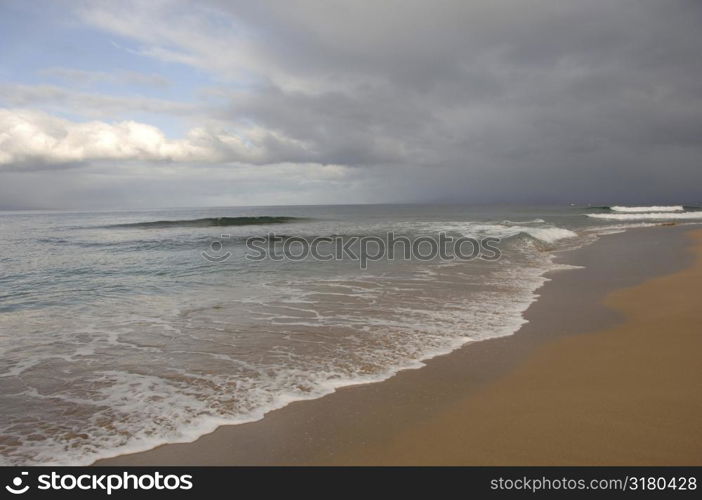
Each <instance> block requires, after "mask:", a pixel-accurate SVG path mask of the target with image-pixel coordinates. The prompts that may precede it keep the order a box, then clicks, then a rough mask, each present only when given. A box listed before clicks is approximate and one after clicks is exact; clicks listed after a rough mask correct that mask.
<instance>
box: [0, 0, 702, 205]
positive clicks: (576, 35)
mask: <svg viewBox="0 0 702 500" xmlns="http://www.w3.org/2000/svg"><path fill="white" fill-rule="evenodd" d="M700 33H702V2H700V1H699V0H665V1H660V0H617V1H612V0H588V1H587V2H584V1H581V0H473V1H469V0H457V1H452V0H432V1H428V0H424V1H416V0H402V1H396V0H388V1H385V2H377V1H375V0H373V1H366V0H354V1H348V0H347V1H337V0H324V1H321V0H320V1H313V0H299V1H298V0H286V1H283V0H277V1H268V0H257V1H250V0H249V1H238V0H229V1H224V0H219V1H218V0H200V1H197V2H195V1H183V0H149V1H146V0H143V1H129V0H127V1H120V2H115V1H82V0H73V1H67V0H51V1H49V0H37V1H31V2H27V1H25V0H0V209H87V210H89V209H113V208H119V209H130V208H135V209H139V208H152V207H153V208H156V207H174V206H228V205H285V204H330V203H405V202H406V203H465V204H484V203H514V204H519V203H545V204H560V203H577V204H587V203H595V204H609V203H612V204H614V203H616V204H622V203H634V204H645V203H648V204H661V203H700V202H702V191H701V186H702V36H700Z"/></svg>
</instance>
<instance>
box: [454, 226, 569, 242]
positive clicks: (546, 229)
mask: <svg viewBox="0 0 702 500" xmlns="http://www.w3.org/2000/svg"><path fill="white" fill-rule="evenodd" d="M506 222H508V221H505V222H503V223H501V224H495V223H492V224H491V223H485V224H479V223H468V224H444V225H443V226H442V227H441V229H444V230H448V231H455V232H458V233H460V234H462V235H463V236H466V237H479V238H480V237H488V236H492V237H495V238H501V239H507V238H514V237H521V236H527V237H529V238H533V239H535V240H538V241H540V242H542V243H548V244H552V243H555V242H557V241H560V240H565V239H569V238H576V237H577V236H578V233H576V232H575V231H571V230H570V229H565V228H562V227H558V226H551V225H548V226H532V225H528V226H527V225H519V224H517V223H506ZM531 223H534V224H536V223H537V222H536V221H526V222H521V223H520V224H531Z"/></svg>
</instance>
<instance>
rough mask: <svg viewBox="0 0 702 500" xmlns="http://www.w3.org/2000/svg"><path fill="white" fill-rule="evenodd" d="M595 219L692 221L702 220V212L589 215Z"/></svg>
mask: <svg viewBox="0 0 702 500" xmlns="http://www.w3.org/2000/svg"><path fill="white" fill-rule="evenodd" d="M587 216H588V217H592V218H593V219H607V220H673V219H674V220H690V219H702V212H682V213H677V212H658V213H648V212H647V213H620V214H587Z"/></svg>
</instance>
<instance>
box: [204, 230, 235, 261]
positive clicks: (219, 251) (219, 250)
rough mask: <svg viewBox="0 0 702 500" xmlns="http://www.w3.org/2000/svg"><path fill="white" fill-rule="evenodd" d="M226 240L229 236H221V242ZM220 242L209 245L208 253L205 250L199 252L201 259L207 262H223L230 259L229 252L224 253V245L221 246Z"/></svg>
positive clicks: (216, 241) (215, 241) (230, 254)
mask: <svg viewBox="0 0 702 500" xmlns="http://www.w3.org/2000/svg"><path fill="white" fill-rule="evenodd" d="M228 238H231V235H229V234H223V235H222V240H224V239H228ZM222 240H214V241H213V242H212V243H210V251H209V252H208V251H207V250H205V251H203V252H201V255H202V258H203V259H205V260H207V261H209V262H224V261H225V260H227V259H228V258H229V257H231V256H232V253H231V252H229V251H224V245H223V244H222Z"/></svg>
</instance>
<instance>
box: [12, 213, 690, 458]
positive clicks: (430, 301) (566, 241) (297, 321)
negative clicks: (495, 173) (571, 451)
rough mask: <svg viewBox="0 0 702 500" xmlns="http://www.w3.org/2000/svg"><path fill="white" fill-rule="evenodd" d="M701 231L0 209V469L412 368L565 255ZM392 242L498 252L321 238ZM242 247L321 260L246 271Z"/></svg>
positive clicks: (507, 315)
mask: <svg viewBox="0 0 702 500" xmlns="http://www.w3.org/2000/svg"><path fill="white" fill-rule="evenodd" d="M696 221H697V222H702V211H700V210H699V209H697V208H694V207H687V206H682V205H680V206H656V207H654V206H651V207H626V206H611V207H571V206H565V207H514V206H504V207H497V206H489V207H470V206H457V205H440V206H438V205H437V206H427V205H423V206H411V205H407V206H403V205H363V206H287V207H282V206H281V207H240V208H236V207H235V208H232V207H220V208H203V209H169V210H149V211H114V212H92V213H83V212H0V236H1V238H0V284H1V285H2V287H1V288H0V464H3V465H13V464H21V465H30V464H52V465H53V464H60V465H81V464H90V463H92V462H94V461H95V460H97V459H99V458H104V457H110V456H115V455H118V454H123V453H129V452H136V451H141V450H147V449H150V448H153V447H155V446H157V445H159V444H163V443H172V442H185V441H192V440H194V439H196V438H197V437H198V436H201V435H203V434H205V433H208V432H211V431H212V430H214V429H215V428H216V427H218V426H220V425H225V424H238V423H244V422H250V421H254V420H258V419H260V418H262V417H263V416H264V415H265V413H266V412H268V411H270V410H272V409H275V408H280V407H283V406H285V405H286V404H288V403H290V402H292V401H299V400H304V399H312V398H318V397H321V396H323V395H325V394H328V393H330V392H333V391H334V390H335V389H337V388H340V387H343V386H347V385H352V384H359V383H370V382H376V381H381V380H384V379H386V378H388V377H390V376H392V375H393V374H394V373H397V372H398V371H399V370H403V369H410V368H419V367H421V366H422V361H423V360H427V359H429V358H431V357H433V356H436V355H439V354H443V353H448V352H451V351H452V350H455V349H457V348H459V347H460V346H463V345H465V344H467V343H470V342H477V341H480V340H484V339H489V338H494V337H499V336H505V335H511V334H513V333H514V332H516V331H517V330H518V329H519V328H520V326H521V325H522V324H523V323H524V321H525V320H524V318H523V313H524V311H525V310H526V309H527V308H528V307H529V305H530V304H531V303H533V302H534V301H535V300H537V298H538V289H539V288H540V287H541V286H542V285H543V283H544V282H545V281H546V280H547V279H548V276H551V274H549V273H551V272H553V271H563V272H567V269H569V266H565V265H562V264H559V263H558V262H557V259H556V256H557V255H558V254H559V253H560V252H566V251H568V250H570V249H573V248H578V247H580V246H582V245H587V244H590V243H592V242H593V241H595V240H596V239H597V238H600V237H603V236H605V235H607V234H610V233H614V232H620V231H626V230H628V229H630V228H639V227H647V226H652V225H657V224H661V223H681V224H690V223H695V222H696ZM389 234H392V235H393V236H395V237H403V238H406V239H407V240H408V241H410V242H417V241H419V240H422V239H423V242H424V243H423V244H424V247H425V248H429V249H431V245H430V243H428V242H430V241H437V240H438V238H439V237H440V236H441V235H443V237H449V238H452V239H454V240H456V239H458V238H464V239H466V238H470V239H472V240H470V241H477V242H479V243H482V242H483V241H484V240H485V239H490V241H491V242H492V243H491V245H493V247H494V248H497V249H498V250H499V251H498V252H497V254H496V253H495V252H492V253H490V252H487V253H486V254H483V253H482V252H480V254H479V255H475V256H473V255H472V256H471V258H462V259H459V258H456V256H455V255H453V254H451V252H449V254H448V255H445V256H444V255H431V256H430V258H415V256H414V255H412V256H410V258H403V257H404V255H403V254H402V252H398V253H397V254H396V255H395V258H393V259H390V258H387V253H385V254H382V255H380V256H377V252H376V253H374V254H373V257H374V258H373V259H367V261H366V262H365V263H363V264H362V263H361V262H360V259H356V258H354V256H353V252H350V254H347V253H340V254H338V255H337V254H336V253H334V252H333V250H334V249H335V248H336V247H335V246H334V245H335V243H331V242H330V241H342V242H344V241H350V240H352V239H353V238H360V239H361V240H360V241H364V240H363V238H366V239H367V240H368V241H370V240H372V241H373V242H375V243H374V244H378V241H384V240H385V238H386V237H387V236H388V235H389ZM250 238H258V240H256V241H258V244H259V245H260V246H259V248H264V249H270V248H271V247H270V246H268V245H269V243H270V242H271V241H275V238H281V239H286V238H287V239H291V238H293V239H296V240H297V243H296V244H297V245H298V247H297V248H298V249H304V248H305V247H304V245H305V244H306V243H305V242H307V243H310V242H312V241H314V240H315V239H320V238H321V239H324V242H323V244H322V247H320V248H323V247H324V245H327V246H328V248H326V251H325V254H324V256H323V257H324V258H318V257H319V256H313V255H308V254H304V255H303V254H302V253H301V252H298V251H297V250H295V252H292V250H291V248H292V247H290V248H288V250H290V252H289V255H287V256H286V255H285V254H282V257H281V256H280V255H277V257H280V258H271V257H272V256H271V255H270V254H267V255H265V256H263V258H260V257H261V253H262V252H258V257H259V258H257V259H252V258H251V254H252V246H251V241H252V240H251V239H250ZM354 248H355V249H356V250H358V247H357V246H356V247H350V249H351V250H353V249H354ZM479 248H480V247H479ZM483 250H484V248H483ZM357 253H358V252H357ZM327 257H331V258H327ZM420 257H421V256H420Z"/></svg>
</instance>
